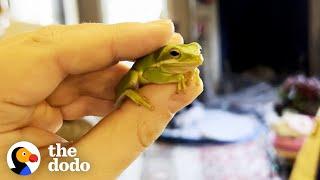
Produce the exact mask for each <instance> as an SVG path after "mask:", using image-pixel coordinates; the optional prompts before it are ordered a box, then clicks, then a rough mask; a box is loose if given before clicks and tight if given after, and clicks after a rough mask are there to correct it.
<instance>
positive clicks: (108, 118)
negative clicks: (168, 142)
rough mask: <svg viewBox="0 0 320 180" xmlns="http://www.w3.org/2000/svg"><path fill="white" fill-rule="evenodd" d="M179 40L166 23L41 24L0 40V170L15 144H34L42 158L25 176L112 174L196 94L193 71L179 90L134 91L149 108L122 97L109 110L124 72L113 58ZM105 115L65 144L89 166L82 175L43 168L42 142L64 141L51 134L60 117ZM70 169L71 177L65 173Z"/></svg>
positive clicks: (170, 86)
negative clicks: (118, 102)
mask: <svg viewBox="0 0 320 180" xmlns="http://www.w3.org/2000/svg"><path fill="white" fill-rule="evenodd" d="M168 41H172V42H176V43H181V42H182V38H181V37H180V36H178V35H177V34H174V29H173V25H172V23H171V22H170V21H156V22H151V23H125V24H116V25H103V24H80V25H73V26H63V25H58V26H49V27H45V28H42V29H39V30H37V31H34V32H29V33H24V34H20V35H17V36H14V37H10V38H7V39H3V40H1V41H0V82H1V83H2V84H1V87H0V118H1V120H0V154H1V159H2V160H1V162H0V170H1V177H6V178H5V179H14V178H19V177H18V176H17V175H15V174H13V173H12V172H11V171H10V170H9V169H8V167H7V164H6V160H5V154H6V152H7V151H8V149H9V147H10V146H11V145H12V144H13V143H15V142H18V141H22V140H25V141H29V142H32V143H33V144H35V145H36V146H37V147H39V148H41V149H42V150H41V155H42V161H41V165H40V167H39V169H38V170H37V171H36V172H35V173H34V174H32V175H30V176H28V177H29V178H32V179H53V178H57V177H59V178H63V179H75V178H83V179H88V178H89V177H90V179H113V178H116V177H117V176H118V175H119V174H120V173H121V172H122V171H123V170H124V169H125V168H126V167H127V166H128V165H129V164H130V163H131V162H132V161H133V160H134V159H135V158H136V157H137V156H138V155H139V154H140V153H141V152H142V151H143V150H144V148H145V147H147V146H148V145H150V144H151V143H152V142H153V141H154V140H155V139H156V138H157V137H158V136H159V135H160V134H161V132H162V131H163V129H164V128H165V126H166V125H167V123H168V122H169V121H170V119H171V118H172V116H173V115H174V113H175V112H177V111H178V110H180V109H181V108H183V107H184V106H186V105H187V104H189V103H190V102H192V101H193V100H194V99H195V98H196V97H197V96H198V95H199V94H200V93H201V91H202V88H203V87H202V81H201V79H200V77H199V76H197V77H195V78H193V79H192V80H191V81H192V82H190V83H189V84H190V85H189V86H188V87H187V89H186V90H185V93H184V94H176V93H175V85H174V84H165V85H148V86H145V87H143V88H141V89H140V93H141V94H143V95H144V96H146V97H147V98H148V99H149V100H150V102H151V103H152V104H154V106H155V110H154V111H149V110H148V109H146V108H144V107H140V106H137V105H135V104H134V103H132V102H131V101H126V102H125V103H124V104H123V105H122V106H121V107H120V108H119V109H117V110H115V111H113V112H111V110H112V107H113V103H114V96H115V95H114V87H115V85H116V84H117V83H118V81H119V80H120V78H121V77H122V76H123V75H124V74H125V73H126V72H127V71H128V67H126V66H124V65H123V64H121V63H119V61H121V60H126V59H136V58H138V57H141V56H143V55H146V54H148V53H151V52H152V51H154V50H156V49H158V48H159V47H161V46H163V45H165V44H166V43H168ZM85 115H99V116H105V118H103V119H102V121H101V122H100V123H99V124H98V125H96V126H95V127H94V128H93V129H92V130H91V131H90V132H89V133H88V134H87V135H85V136H84V137H83V138H81V139H80V140H79V141H78V142H74V143H72V144H70V146H73V147H76V148H77V149H78V153H77V155H78V156H79V157H81V159H84V160H86V161H89V162H90V164H91V169H90V171H88V172H86V173H81V174H79V173H73V174H71V173H72V172H64V173H53V174H52V173H49V172H48V169H47V165H48V162H49V161H50V158H49V157H46V156H47V151H48V150H47V146H48V145H50V144H54V143H56V142H60V143H66V141H65V140H64V139H63V138H61V137H59V136H58V135H56V134H55V132H56V131H57V130H58V129H59V128H60V127H61V125H62V122H63V120H64V119H65V120H74V119H77V118H80V117H82V116H85ZM70 174H71V175H70Z"/></svg>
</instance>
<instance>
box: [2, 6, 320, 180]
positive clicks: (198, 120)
mask: <svg viewBox="0 0 320 180" xmlns="http://www.w3.org/2000/svg"><path fill="white" fill-rule="evenodd" d="M0 5H1V11H0V12H1V14H0V33H1V35H2V37H6V36H12V35H15V34H17V33H21V32H25V31H31V30H34V29H37V28H39V27H41V26H44V25H50V24H77V23H82V22H103V23H119V22H129V21H138V22H146V21H150V20H155V19H159V18H170V19H172V20H173V22H174V24H175V27H176V31H177V32H179V33H181V34H182V35H183V37H184V39H185V42H187V43H188V42H193V41H197V42H199V43H200V44H201V45H202V48H203V49H202V53H203V55H204V59H205V62H204V65H203V66H202V67H201V76H202V78H203V80H204V83H205V90H204V92H203V93H202V95H201V96H200V97H199V98H198V99H197V100H196V101H195V102H194V103H192V104H191V105H189V106H188V107H187V108H185V109H184V110H182V111H181V112H179V113H178V114H177V115H176V116H175V117H174V119H173V121H172V122H171V123H170V124H169V126H168V128H167V129H166V130H165V131H164V133H163V135H162V136H161V137H160V138H159V139H158V141H157V142H156V143H155V144H154V145H152V146H151V147H150V148H148V150H147V151H146V152H145V153H143V154H142V155H141V156H140V157H139V158H138V159H137V160H136V161H135V162H134V163H133V164H132V165H131V166H130V167H129V168H128V169H127V170H126V171H125V172H124V173H123V174H122V175H121V177H120V179H122V180H124V179H130V180H132V179H133V180H135V179H137V180H138V179H139V180H140V179H142V180H149V179H152V180H162V179H165V180H166V179H169V180H171V179H183V180H189V179H190V180H193V179H199V180H202V179H210V180H211V179H217V180H222V179H225V180H227V179H232V180H233V179H257V180H260V179H288V177H289V175H290V172H291V170H292V166H293V164H294V162H295V158H296V157H297V153H298V152H299V150H300V149H301V146H302V145H303V143H304V140H305V138H306V137H307V136H308V135H309V134H310V133H311V131H312V129H313V126H314V124H315V120H314V117H315V115H316V112H317V110H318V107H319V105H320V82H319V80H318V75H319V73H320V11H319V9H320V2H319V1H317V0H309V1H304V0H283V1H277V0H260V1H254V0H241V1H237V0H221V1H219V0H174V1H173V0H171V1H170V0H153V1H150V0H0ZM99 119H100V117H84V119H83V120H80V121H71V122H70V121H68V122H66V123H64V125H63V127H62V129H61V130H60V131H59V132H58V133H59V134H60V135H62V136H63V137H65V138H66V139H68V140H77V139H78V138H79V137H81V136H82V135H83V134H85V133H86V132H87V131H88V130H89V129H90V128H91V127H92V126H94V125H95V123H97V122H98V121H99ZM151 120H152V119H151Z"/></svg>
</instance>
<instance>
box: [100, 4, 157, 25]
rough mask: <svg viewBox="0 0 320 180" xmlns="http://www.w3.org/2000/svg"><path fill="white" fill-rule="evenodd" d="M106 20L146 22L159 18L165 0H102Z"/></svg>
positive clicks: (113, 21) (110, 21) (114, 21)
mask: <svg viewBox="0 0 320 180" xmlns="http://www.w3.org/2000/svg"><path fill="white" fill-rule="evenodd" d="M101 4H102V9H103V10H104V12H105V13H104V21H105V22H107V23H118V22H134V21H138V22H146V21H151V20H155V19H159V17H160V14H161V11H162V7H163V0H102V3H101Z"/></svg>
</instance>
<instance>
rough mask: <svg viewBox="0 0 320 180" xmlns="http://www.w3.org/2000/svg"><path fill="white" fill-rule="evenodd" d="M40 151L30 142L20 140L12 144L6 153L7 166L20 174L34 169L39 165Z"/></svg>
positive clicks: (31, 171)
mask: <svg viewBox="0 0 320 180" xmlns="http://www.w3.org/2000/svg"><path fill="white" fill-rule="evenodd" d="M40 159H41V157H40V152H39V150H38V148H37V147H36V146H35V145H33V144H32V143H29V142H26V141H21V142H17V143H15V144H14V145H12V146H11V147H10V149H9V151H8V153H7V163H8V166H9V168H10V169H11V170H12V171H13V172H15V173H16V174H19V175H21V176H27V175H30V174H32V173H33V172H34V171H36V170H37V169H38V167H39V165H40Z"/></svg>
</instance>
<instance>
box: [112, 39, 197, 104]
mask: <svg viewBox="0 0 320 180" xmlns="http://www.w3.org/2000/svg"><path fill="white" fill-rule="evenodd" d="M202 63H203V56H202V54H201V46H200V45H199V44H198V43H197V42H192V43H188V44H168V45H165V46H163V47H161V48H159V49H158V50H156V51H154V52H153V53H150V54H148V55H146V56H143V57H141V58H139V59H137V60H136V61H135V63H134V64H133V66H132V67H131V69H130V70H129V71H128V72H127V73H126V74H125V75H124V76H123V77H122V78H121V80H120V82H119V83H118V85H117V86H116V88H115V95H116V102H115V106H116V107H119V106H120V105H121V104H122V102H123V101H124V99H125V98H126V97H127V98H129V99H131V100H132V101H133V102H134V103H135V104H137V105H139V106H143V107H145V108H148V109H149V110H154V108H155V107H154V106H153V105H152V104H151V103H150V101H149V100H148V99H147V98H146V97H145V96H142V95H140V94H139V92H138V89H139V88H141V87H143V86H145V85H148V84H169V83H175V84H177V85H176V93H182V92H184V90H185V88H186V86H187V81H188V79H190V77H192V75H194V74H199V70H198V68H197V67H198V66H200V65H201V64H202ZM190 74H191V75H190Z"/></svg>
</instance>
